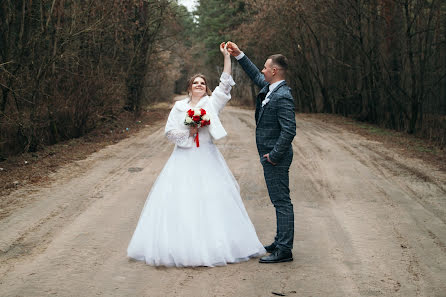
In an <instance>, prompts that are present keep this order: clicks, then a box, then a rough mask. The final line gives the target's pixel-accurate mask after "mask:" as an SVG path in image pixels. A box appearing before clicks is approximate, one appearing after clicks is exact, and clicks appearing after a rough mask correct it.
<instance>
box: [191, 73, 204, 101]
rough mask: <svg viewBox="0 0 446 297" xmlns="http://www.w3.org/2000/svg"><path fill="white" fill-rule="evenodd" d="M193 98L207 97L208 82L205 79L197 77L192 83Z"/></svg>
mask: <svg viewBox="0 0 446 297" xmlns="http://www.w3.org/2000/svg"><path fill="white" fill-rule="evenodd" d="M191 92H192V96H194V97H200V98H201V97H203V96H204V95H206V82H205V81H204V79H203V78H201V77H197V78H195V79H194V81H193V82H192V86H191Z"/></svg>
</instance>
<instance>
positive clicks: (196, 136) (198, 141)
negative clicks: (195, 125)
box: [195, 130, 200, 147]
mask: <svg viewBox="0 0 446 297" xmlns="http://www.w3.org/2000/svg"><path fill="white" fill-rule="evenodd" d="M195 143H196V144H197V147H199V146H200V140H199V139H198V130H197V134H196V135H195Z"/></svg>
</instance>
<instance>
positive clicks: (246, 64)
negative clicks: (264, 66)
mask: <svg viewBox="0 0 446 297" xmlns="http://www.w3.org/2000/svg"><path fill="white" fill-rule="evenodd" d="M228 51H229V53H230V54H231V55H232V56H234V57H235V58H236V59H237V61H238V62H239V63H240V66H242V68H243V70H244V71H245V72H246V74H247V75H248V76H249V78H250V79H251V80H252V81H253V82H254V83H255V84H256V85H257V86H259V87H260V88H263V87H264V86H265V85H267V84H268V82H266V81H265V77H264V76H263V74H262V73H261V72H260V70H259V69H258V68H257V66H256V65H254V63H253V62H251V60H250V59H249V58H248V57H247V56H246V55H245V54H244V53H243V52H242V51H240V49H239V48H238V46H237V45H236V44H235V43H233V42H230V41H229V42H228Z"/></svg>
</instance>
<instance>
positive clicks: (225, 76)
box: [211, 42, 235, 112]
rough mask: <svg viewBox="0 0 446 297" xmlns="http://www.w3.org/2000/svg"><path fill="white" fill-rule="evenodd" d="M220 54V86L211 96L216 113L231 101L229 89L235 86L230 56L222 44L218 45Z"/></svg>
mask: <svg viewBox="0 0 446 297" xmlns="http://www.w3.org/2000/svg"><path fill="white" fill-rule="evenodd" d="M220 52H221V53H222V55H223V73H222V74H221V76H220V84H219V85H218V86H217V87H216V88H215V90H214V92H212V95H211V104H212V105H213V107H214V109H215V111H217V112H220V111H221V110H222V109H223V107H224V106H225V105H226V103H227V102H228V101H229V100H230V99H231V89H232V86H234V85H235V82H234V80H233V79H232V76H231V55H230V54H229V53H228V51H227V49H226V46H225V43H224V42H222V43H221V44H220Z"/></svg>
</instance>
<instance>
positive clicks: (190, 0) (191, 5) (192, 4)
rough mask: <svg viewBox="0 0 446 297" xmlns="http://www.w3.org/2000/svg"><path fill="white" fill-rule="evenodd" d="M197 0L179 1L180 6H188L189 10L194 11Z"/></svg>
mask: <svg viewBox="0 0 446 297" xmlns="http://www.w3.org/2000/svg"><path fill="white" fill-rule="evenodd" d="M196 2H197V1H196V0H178V4H181V5H184V6H186V8H187V10H189V11H192V10H193V9H194V8H195V6H196V5H197V3H196Z"/></svg>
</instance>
